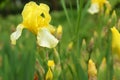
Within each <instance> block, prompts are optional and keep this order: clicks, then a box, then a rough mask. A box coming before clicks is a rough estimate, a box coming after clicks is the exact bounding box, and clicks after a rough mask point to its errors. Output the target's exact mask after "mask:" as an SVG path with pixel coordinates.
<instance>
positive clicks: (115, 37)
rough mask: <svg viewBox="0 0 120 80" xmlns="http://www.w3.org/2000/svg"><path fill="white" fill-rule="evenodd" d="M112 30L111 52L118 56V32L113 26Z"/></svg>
mask: <svg viewBox="0 0 120 80" xmlns="http://www.w3.org/2000/svg"><path fill="white" fill-rule="evenodd" d="M111 31H112V52H113V53H115V54H117V55H118V56H119V57H120V33H119V32H118V30H117V29H116V28H115V27H113V28H111Z"/></svg>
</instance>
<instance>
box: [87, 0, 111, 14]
mask: <svg viewBox="0 0 120 80" xmlns="http://www.w3.org/2000/svg"><path fill="white" fill-rule="evenodd" d="M104 4H105V5H106V8H107V9H108V10H111V5H110V3H109V2H108V1H107V0H91V6H90V8H89V9H88V12H89V13H91V14H95V13H98V12H99V11H101V10H103V8H104Z"/></svg>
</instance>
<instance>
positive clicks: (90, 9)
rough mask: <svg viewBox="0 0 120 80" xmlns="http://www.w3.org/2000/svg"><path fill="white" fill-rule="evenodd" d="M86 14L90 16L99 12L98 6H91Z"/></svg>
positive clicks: (95, 4)
mask: <svg viewBox="0 0 120 80" xmlns="http://www.w3.org/2000/svg"><path fill="white" fill-rule="evenodd" d="M88 12H89V13H91V14H95V13H98V12H99V5H98V4H97V3H94V4H91V6H90V8H89V9H88Z"/></svg>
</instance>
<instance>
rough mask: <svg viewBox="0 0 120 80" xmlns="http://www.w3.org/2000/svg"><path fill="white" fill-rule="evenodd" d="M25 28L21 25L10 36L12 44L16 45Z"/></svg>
mask: <svg viewBox="0 0 120 80" xmlns="http://www.w3.org/2000/svg"><path fill="white" fill-rule="evenodd" d="M23 28H24V26H23V25H22V24H19V25H18V26H17V28H16V31H15V32H13V33H12V34H11V35H10V39H11V44H13V45H15V44H16V40H17V39H18V38H19V37H20V36H21V34H22V30H23Z"/></svg>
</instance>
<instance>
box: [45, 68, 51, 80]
mask: <svg viewBox="0 0 120 80" xmlns="http://www.w3.org/2000/svg"><path fill="white" fill-rule="evenodd" d="M52 79H53V74H52V71H51V69H50V68H49V69H48V72H47V74H46V79H45V80H52Z"/></svg>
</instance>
